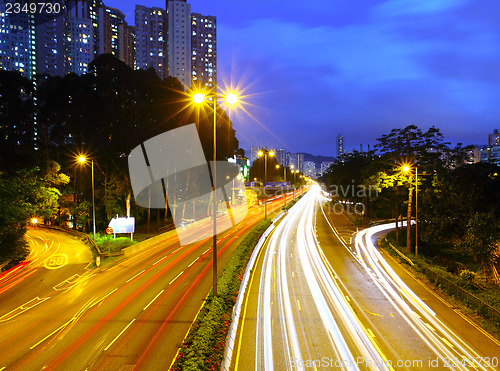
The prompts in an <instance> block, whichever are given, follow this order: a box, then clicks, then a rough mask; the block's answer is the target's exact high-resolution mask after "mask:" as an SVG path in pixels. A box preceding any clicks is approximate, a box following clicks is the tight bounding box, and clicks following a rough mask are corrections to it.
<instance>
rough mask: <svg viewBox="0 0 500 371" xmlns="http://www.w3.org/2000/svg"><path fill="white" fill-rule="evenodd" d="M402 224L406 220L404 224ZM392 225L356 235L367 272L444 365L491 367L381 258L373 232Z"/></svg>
mask: <svg viewBox="0 0 500 371" xmlns="http://www.w3.org/2000/svg"><path fill="white" fill-rule="evenodd" d="M405 225H406V223H404V225H403V226H405ZM394 228H395V223H388V224H384V225H379V226H376V227H372V228H368V229H366V230H363V231H361V232H360V233H358V234H357V236H356V239H355V244H356V251H358V254H357V258H358V259H361V260H362V261H360V263H361V264H362V266H363V267H365V269H366V273H367V274H368V275H369V276H370V277H371V278H372V279H373V282H375V284H376V285H377V286H378V287H379V289H380V290H381V291H382V292H383V293H384V295H385V296H386V297H387V298H388V299H389V301H390V302H391V304H392V305H393V306H394V308H395V309H396V310H397V311H398V312H399V313H400V314H401V315H402V316H403V318H405V320H406V321H407V322H408V323H409V324H410V326H411V327H412V328H413V329H414V330H415V332H416V333H417V334H418V335H419V336H420V337H421V338H422V340H423V341H424V342H425V343H426V344H427V345H428V346H429V347H430V348H431V349H433V351H434V352H435V353H436V355H437V356H438V357H440V359H441V360H442V363H443V364H446V363H450V360H464V361H463V362H458V363H457V362H455V363H454V364H453V368H455V369H459V370H466V369H470V367H474V368H476V369H479V370H487V369H494V368H493V367H488V365H487V364H485V363H483V362H477V360H480V359H481V357H480V356H479V355H478V354H477V353H476V352H475V351H474V350H473V349H471V348H470V347H469V346H468V345H467V344H466V343H465V342H464V341H463V340H462V339H461V338H460V337H459V336H457V335H456V334H455V333H454V332H453V331H452V330H451V329H450V328H448V327H447V326H446V325H445V324H444V323H443V322H442V321H441V320H440V319H439V318H438V317H437V315H436V313H435V312H434V311H433V310H432V309H431V308H429V307H428V306H427V305H426V304H425V303H424V302H423V301H422V300H421V299H420V298H419V297H418V296H417V295H416V294H415V293H414V292H413V291H412V290H411V289H410V288H409V287H408V286H407V285H406V284H405V283H404V282H403V281H402V280H401V278H400V277H399V276H398V275H397V274H396V272H394V270H393V269H392V268H391V266H390V265H389V264H388V263H387V261H386V260H385V259H384V258H383V257H382V255H381V254H380V252H379V251H378V249H377V248H376V247H375V244H374V243H373V239H374V235H375V234H378V233H381V232H386V231H389V230H391V229H394ZM359 252H362V253H359ZM365 259H366V260H365ZM368 266H370V268H371V269H369V268H368ZM470 360H472V361H470ZM474 361H476V362H474Z"/></svg>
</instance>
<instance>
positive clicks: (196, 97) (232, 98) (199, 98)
mask: <svg viewBox="0 0 500 371" xmlns="http://www.w3.org/2000/svg"><path fill="white" fill-rule="evenodd" d="M192 98H193V101H194V102H195V103H196V104H203V102H204V101H205V100H206V97H205V94H203V93H200V92H198V93H195V94H193V96H192ZM212 98H213V105H214V148H213V152H214V156H213V171H212V195H213V197H212V198H213V213H214V214H213V237H212V253H213V261H212V262H213V263H212V267H213V293H214V296H217V197H216V190H217V180H216V179H217V98H224V100H225V102H226V103H227V104H229V105H231V106H232V105H235V104H236V103H237V102H238V97H237V96H236V94H235V93H233V92H229V93H227V94H226V95H225V96H219V95H217V90H215V94H213V95H212Z"/></svg>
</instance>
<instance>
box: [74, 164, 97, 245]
mask: <svg viewBox="0 0 500 371" xmlns="http://www.w3.org/2000/svg"><path fill="white" fill-rule="evenodd" d="M87 161H88V160H87V158H86V157H85V156H78V162H79V163H80V164H85V163H86V162H87ZM91 163H92V224H93V232H94V241H95V198H94V159H91Z"/></svg>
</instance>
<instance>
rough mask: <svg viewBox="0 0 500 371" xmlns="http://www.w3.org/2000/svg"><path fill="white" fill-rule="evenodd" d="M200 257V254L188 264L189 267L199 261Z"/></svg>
mask: <svg viewBox="0 0 500 371" xmlns="http://www.w3.org/2000/svg"><path fill="white" fill-rule="evenodd" d="M199 258H200V257H199V256H198V257H197V258H196V259H194V260H193V261H192V262H191V264H189V265H188V268H190V267H191V266H192V265H193V264H194V263H196V262H197V261H198V259H199Z"/></svg>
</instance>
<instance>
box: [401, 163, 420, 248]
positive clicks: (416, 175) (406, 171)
mask: <svg viewBox="0 0 500 371" xmlns="http://www.w3.org/2000/svg"><path fill="white" fill-rule="evenodd" d="M403 172H405V173H409V174H410V177H411V167H410V166H408V165H404V166H403ZM410 222H411V193H409V195H408V214H407V222H406V223H407V226H406V227H407V231H408V233H407V236H408V239H407V242H410V241H411V240H410ZM415 258H418V166H415Z"/></svg>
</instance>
